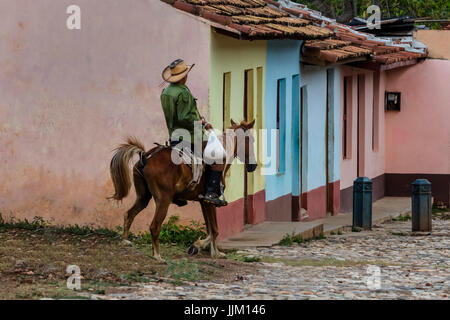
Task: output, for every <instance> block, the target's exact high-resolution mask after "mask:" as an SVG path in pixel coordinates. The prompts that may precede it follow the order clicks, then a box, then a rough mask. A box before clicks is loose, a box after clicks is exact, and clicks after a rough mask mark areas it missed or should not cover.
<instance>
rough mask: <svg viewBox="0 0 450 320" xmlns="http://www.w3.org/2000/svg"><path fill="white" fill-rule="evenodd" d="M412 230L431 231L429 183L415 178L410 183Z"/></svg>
mask: <svg viewBox="0 0 450 320" xmlns="http://www.w3.org/2000/svg"><path fill="white" fill-rule="evenodd" d="M411 201H412V204H411V210H412V231H413V232H414V231H424V232H431V183H430V181H428V180H427V179H417V180H416V181H414V183H413V184H412V197H411Z"/></svg>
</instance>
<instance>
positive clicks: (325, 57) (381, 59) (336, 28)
mask: <svg viewBox="0 0 450 320" xmlns="http://www.w3.org/2000/svg"><path fill="white" fill-rule="evenodd" d="M282 9H283V10H285V11H286V12H289V13H291V14H293V15H298V16H299V17H303V18H304V17H306V16H307V17H308V20H310V21H315V22H321V24H322V25H323V26H324V27H325V28H327V29H329V30H331V31H333V32H334V36H333V37H332V39H325V40H320V41H319V40H313V41H306V42H305V45H304V46H303V53H302V54H303V55H304V56H305V57H312V58H314V59H316V60H322V61H325V62H332V63H335V62H338V61H345V60H349V61H350V60H351V59H354V58H356V57H366V58H367V59H368V60H372V61H375V62H377V63H381V64H393V63H397V62H404V61H410V60H415V59H420V58H425V57H426V56H427V53H426V50H423V49H420V48H419V49H416V48H414V47H413V43H412V42H411V43H409V44H408V43H406V42H402V41H400V42H393V41H391V40H390V39H382V38H375V37H374V36H373V35H370V34H367V33H363V32H357V31H354V30H352V29H351V28H350V27H348V26H346V25H343V24H340V23H337V22H336V21H334V20H332V19H329V18H326V17H323V16H322V15H321V14H320V13H317V12H315V11H312V10H309V9H308V8H307V7H306V6H303V5H302V6H297V5H296V4H293V3H291V6H290V8H282ZM316 60H315V61H316Z"/></svg>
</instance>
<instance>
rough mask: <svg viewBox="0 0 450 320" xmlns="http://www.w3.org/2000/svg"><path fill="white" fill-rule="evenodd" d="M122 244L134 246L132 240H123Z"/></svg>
mask: <svg viewBox="0 0 450 320" xmlns="http://www.w3.org/2000/svg"><path fill="white" fill-rule="evenodd" d="M122 244H123V245H124V246H132V245H133V244H132V243H131V241H130V240H125V239H123V240H122Z"/></svg>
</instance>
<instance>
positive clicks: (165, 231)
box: [131, 215, 206, 247]
mask: <svg viewBox="0 0 450 320" xmlns="http://www.w3.org/2000/svg"><path fill="white" fill-rule="evenodd" d="M178 220H179V217H178V216H175V215H174V216H171V217H170V218H169V221H168V222H167V223H164V224H163V225H162V227H161V233H160V234H159V241H160V242H161V243H166V244H176V245H180V246H183V247H188V246H190V245H191V244H192V243H194V242H195V241H197V239H200V238H204V237H206V228H205V226H204V225H201V224H200V223H198V222H195V221H191V223H190V224H189V225H187V226H182V225H178V224H176V222H177V221H178ZM131 240H132V241H134V242H136V243H140V244H142V243H146V244H151V243H152V237H151V234H150V233H149V232H143V233H140V234H138V235H131Z"/></svg>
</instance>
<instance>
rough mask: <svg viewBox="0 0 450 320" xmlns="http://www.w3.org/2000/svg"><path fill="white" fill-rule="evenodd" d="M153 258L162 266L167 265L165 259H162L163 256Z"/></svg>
mask: <svg viewBox="0 0 450 320" xmlns="http://www.w3.org/2000/svg"><path fill="white" fill-rule="evenodd" d="M151 258H152V259H154V260H156V261H157V262H159V263H161V264H167V262H166V260H165V259H163V258H161V256H157V257H155V256H152V257H151Z"/></svg>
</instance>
